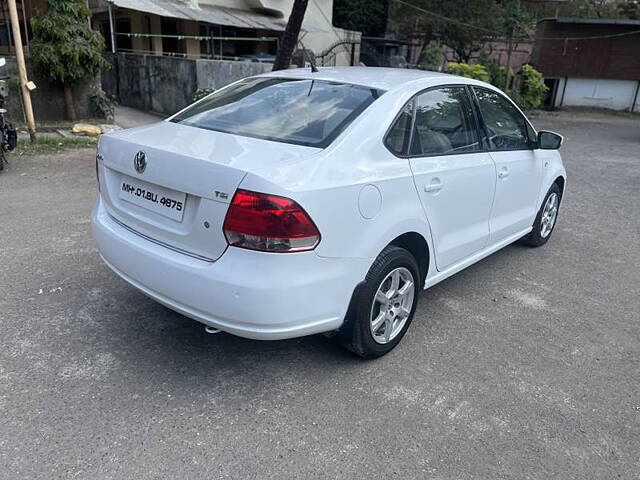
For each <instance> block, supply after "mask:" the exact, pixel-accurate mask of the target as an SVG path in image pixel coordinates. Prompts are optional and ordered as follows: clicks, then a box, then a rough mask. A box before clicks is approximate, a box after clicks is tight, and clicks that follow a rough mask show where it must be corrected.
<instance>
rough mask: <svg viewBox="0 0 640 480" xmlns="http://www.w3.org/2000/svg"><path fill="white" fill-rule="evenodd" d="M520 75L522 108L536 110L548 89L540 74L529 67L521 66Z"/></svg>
mask: <svg viewBox="0 0 640 480" xmlns="http://www.w3.org/2000/svg"><path fill="white" fill-rule="evenodd" d="M520 75H521V78H522V80H521V86H520V95H521V96H522V103H523V105H524V108H538V107H540V106H541V105H542V102H543V101H544V96H545V94H546V93H547V90H549V88H548V87H547V86H546V85H545V84H544V83H543V82H542V73H540V72H539V71H538V70H536V69H535V68H533V67H532V66H531V65H523V66H522V71H521V73H520Z"/></svg>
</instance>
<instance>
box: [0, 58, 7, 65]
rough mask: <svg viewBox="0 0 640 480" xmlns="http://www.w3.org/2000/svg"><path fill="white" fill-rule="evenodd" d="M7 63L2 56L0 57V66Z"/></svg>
mask: <svg viewBox="0 0 640 480" xmlns="http://www.w3.org/2000/svg"><path fill="white" fill-rule="evenodd" d="M6 64H7V61H6V60H5V59H4V57H2V58H0V67H4V66H5V65H6Z"/></svg>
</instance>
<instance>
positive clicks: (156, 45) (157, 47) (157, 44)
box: [150, 15, 162, 55]
mask: <svg viewBox="0 0 640 480" xmlns="http://www.w3.org/2000/svg"><path fill="white" fill-rule="evenodd" d="M150 33H152V34H154V35H160V34H161V33H162V22H161V19H160V17H159V16H158V15H151V32H150ZM152 43H153V54H154V55H162V38H160V37H153V40H152Z"/></svg>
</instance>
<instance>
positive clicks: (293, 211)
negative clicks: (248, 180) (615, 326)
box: [223, 190, 320, 252]
mask: <svg viewBox="0 0 640 480" xmlns="http://www.w3.org/2000/svg"><path fill="white" fill-rule="evenodd" d="M223 229H224V235H225V237H226V238H227V242H228V243H229V245H233V246H234V247H241V248H248V249H251V250H261V251H264V252H300V251H304V250H313V249H314V248H315V247H316V245H318V243H319V242H320V232H319V231H318V229H317V228H316V226H315V224H314V223H313V221H312V220H311V218H309V215H307V212H305V211H304V210H303V208H302V207H301V206H300V205H298V204H297V203H296V202H294V201H293V200H291V199H289V198H285V197H279V196H277V195H268V194H266V193H257V192H250V191H248V190H238V191H237V192H236V194H235V195H234V197H233V200H232V201H231V206H230V207H229V210H228V211H227V218H225V220H224V227H223Z"/></svg>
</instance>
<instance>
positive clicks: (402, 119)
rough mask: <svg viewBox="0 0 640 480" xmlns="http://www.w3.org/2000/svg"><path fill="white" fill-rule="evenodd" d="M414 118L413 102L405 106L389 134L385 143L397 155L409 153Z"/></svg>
mask: <svg viewBox="0 0 640 480" xmlns="http://www.w3.org/2000/svg"><path fill="white" fill-rule="evenodd" d="M412 117H413V101H411V102H409V103H408V104H406V105H405V106H404V108H403V109H402V111H401V112H400V115H398V118H397V119H396V121H395V123H394V124H393V126H392V127H391V129H390V130H389V133H387V137H386V139H385V142H384V143H385V145H386V146H387V148H388V149H389V150H391V151H392V152H393V153H395V154H396V155H405V154H406V153H407V152H408V151H409V140H410V138H411V119H412Z"/></svg>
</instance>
